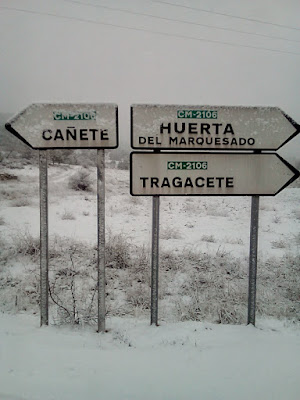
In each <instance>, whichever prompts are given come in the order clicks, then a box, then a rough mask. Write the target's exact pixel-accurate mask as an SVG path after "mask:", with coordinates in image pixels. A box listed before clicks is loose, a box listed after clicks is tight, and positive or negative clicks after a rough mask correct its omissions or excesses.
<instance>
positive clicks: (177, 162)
mask: <svg viewBox="0 0 300 400" xmlns="http://www.w3.org/2000/svg"><path fill="white" fill-rule="evenodd" d="M298 177H299V171H297V170H296V169H295V168H294V167H293V166H291V165H290V164H289V163H288V162H286V161H285V160H284V159H283V158H281V157H280V156H279V155H277V154H249V153H248V154H247V153H244V154H237V153H186V152H185V153H184V152H165V153H149V152H133V153H131V155H130V192H131V194H132V195H137V196H154V195H159V196H182V195H196V196H237V195H238V196H248V195H251V196H253V195H263V196H274V195H276V194H277V193H279V192H280V191H281V190H282V189H284V188H285V187H286V186H287V185H289V184H290V183H291V182H293V181H294V180H295V179H297V178H298Z"/></svg>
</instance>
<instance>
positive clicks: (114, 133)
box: [5, 103, 118, 149]
mask: <svg viewBox="0 0 300 400" xmlns="http://www.w3.org/2000/svg"><path fill="white" fill-rule="evenodd" d="M5 127H6V129H7V130H8V131H10V132H11V133H13V134H14V135H15V136H17V137H18V138H19V139H21V140H22V141H23V142H25V143H26V144H27V145H29V146H30V147H32V148H34V149H58V148H63V149H78V148H81V149H84V148H86V149H100V148H102V149H105V148H116V147H118V107H117V105H116V104H110V103H108V104H99V103H95V104H62V103H57V104H32V105H30V106H29V107H27V108H26V109H25V110H23V111H22V112H20V113H19V114H17V115H16V116H15V117H13V118H12V119H10V120H9V121H8V122H7V124H6V125H5Z"/></svg>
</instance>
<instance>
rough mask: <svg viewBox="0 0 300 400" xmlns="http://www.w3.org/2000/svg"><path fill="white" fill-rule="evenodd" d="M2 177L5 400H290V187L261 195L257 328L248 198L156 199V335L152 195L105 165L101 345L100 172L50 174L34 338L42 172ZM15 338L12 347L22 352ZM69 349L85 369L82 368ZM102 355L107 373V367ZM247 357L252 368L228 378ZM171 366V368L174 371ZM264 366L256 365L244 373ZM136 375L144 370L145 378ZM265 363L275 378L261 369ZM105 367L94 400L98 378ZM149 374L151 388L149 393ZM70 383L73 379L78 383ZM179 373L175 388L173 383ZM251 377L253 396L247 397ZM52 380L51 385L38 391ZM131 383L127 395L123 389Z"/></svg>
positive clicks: (295, 267)
mask: <svg viewBox="0 0 300 400" xmlns="http://www.w3.org/2000/svg"><path fill="white" fill-rule="evenodd" d="M0 176H1V181H0V199H1V209H0V234H1V239H0V240H1V249H2V251H1V256H0V304H1V311H2V312H3V313H2V314H1V320H2V321H1V338H2V339H3V340H2V343H5V347H3V348H2V357H3V354H4V359H5V357H7V363H8V364H7V363H1V376H3V377H5V384H4V386H3V385H2V389H0V393H3V394H2V397H1V399H2V398H3V399H26V400H29V399H69V398H70V399H71V398H72V399H74V398H75V399H76V398H78V399H81V398H83V397H84V396H85V397H86V398H89V399H94V398H95V399H96V398H110V399H119V398H122V399H127V398H128V399H135V398H136V399H138V398H139V399H140V398H144V399H147V398H153V397H152V396H151V393H152V395H153V394H155V396H154V397H155V398H157V399H182V398H187V399H196V398H200V397H199V396H201V394H203V396H204V397H203V398H205V399H240V398H244V399H246V398H249V399H250V398H253V396H256V397H257V398H264V399H275V398H276V399H285V398H289V399H297V398H298V397H297V396H298V395H299V384H298V383H297V378H296V377H297V369H298V371H299V364H298V361H297V358H296V353H297V349H299V328H298V323H299V317H300V307H299V283H300V282H299V281H300V277H299V269H300V264H299V244H300V234H299V232H300V229H299V228H300V208H299V195H300V189H299V188H297V187H294V188H288V189H285V190H284V191H283V192H281V193H280V194H279V195H278V196H276V197H262V198H261V199H260V219H259V245H258V249H259V253H258V280H257V327H258V329H255V328H253V327H247V326H245V324H246V321H247V296H248V293H247V290H248V257H249V230H250V202H251V198H249V197H235V198H233V197H227V198H226V197H220V198H209V197H203V198H201V197H197V198H194V197H186V198H183V197H177V198H171V197H162V198H161V205H160V275H159V324H160V326H159V327H157V328H156V327H149V320H150V249H151V221H152V203H151V199H150V198H144V197H132V196H130V194H129V172H128V171H127V170H120V169H113V168H107V169H106V245H107V246H106V279H107V283H106V306H107V327H108V332H107V333H106V334H104V335H102V334H101V335H97V334H96V333H95V329H96V322H97V321H96V313H97V309H96V300H97V295H96V291H95V287H96V277H97V271H96V256H97V236H96V235H97V226H96V213H97V204H96V170H95V168H93V167H91V166H89V167H86V168H83V167H81V166H74V165H73V166H70V165H66V164H60V165H57V164H55V165H50V166H49V233H50V246H49V257H50V260H49V277H50V325H51V327H49V328H43V329H39V328H38V325H39V306H38V302H39V183H38V168H37V167H36V166H34V165H26V166H23V167H21V166H19V167H18V168H12V166H7V167H2V168H1V175H0ZM15 335H17V337H18V338H19V339H21V340H20V341H18V345H17V347H16V343H17V342H16V341H15ZM48 341H49V342H48ZM70 341H71V343H72V344H70ZM22 343H23V344H22ZM245 346H246V347H247V346H249V347H248V348H247V349H246V348H245ZM279 347H280V350H279ZM55 348H57V359H56V358H55V357H54V355H52V353H53V352H54V353H55V350H54V349H55ZM29 349H30V351H29ZM39 350H42V352H41V353H39ZM29 352H32V354H33V355H34V359H35V361H36V365H35V363H34V362H33V361H32V360H30V355H29ZM60 352H61V355H60ZM73 352H75V353H76V354H77V352H78V359H80V360H81V361H82V363H83V364H81V362H80V363H79V364H77V361H76V357H77V356H75V353H74V354H73ZM94 352H96V354H97V355H98V356H99V357H100V358H101V357H102V353H103V354H104V355H103V357H104V358H103V362H100V363H99V362H97V361H95V360H92V358H93V357H92V353H93V354H94ZM23 353H24V357H25V359H26V360H27V361H26V364H27V367H26V365H25V364H24V362H25V361H24V362H21V363H20V364H19V362H20V359H19V356H20V354H23ZM105 354H106V355H105ZM159 354H162V365H160V363H159V359H160V358H159ZM238 354H239V355H238ZM255 354H256V356H255ZM271 354H273V355H272V356H271V357H268V355H271ZM42 355H43V356H42ZM109 355H111V356H112V357H113V360H115V362H116V364H114V363H113V364H112V361H111V360H110V361H108V358H107V357H109ZM98 356H97V357H98ZM253 356H254V357H253ZM266 356H267V357H266ZM43 357H46V358H47V359H50V361H49V365H48V363H47V367H45V368H43V367H42V368H41V369H38V370H37V369H36V368H37V365H42V364H43ZM53 357H54V358H53ZM60 357H62V359H60ZM63 357H65V358H66V359H67V360H68V361H65V362H64V361H63ZM122 357H124V360H128V363H129V364H128V368H131V371H132V374H135V373H137V376H138V377H139V381H138V382H135V380H134V379H133V377H132V376H131V375H130V374H129V370H128V371H126V368H127V367H126V366H125V365H124V361H121V360H122ZM128 357H129V358H128ZM148 357H149V360H150V361H149V364H147V362H148V361H147V360H148ZM203 357H204V358H203ZM228 358H229V359H230V358H231V360H230V361H229V360H228ZM247 358H250V364H249V365H250V366H251V367H249V365H248V366H244V367H243V368H242V369H241V370H239V371H238V372H237V370H238V369H239V365H241V364H244V363H245V362H246V359H247ZM262 358H263V359H264V361H263V360H262ZM129 359H131V362H130V361H129ZM226 360H227V361H226ZM2 361H3V358H2ZM107 362H108V364H106V363H107ZM174 363H175V364H176V363H179V365H178V368H177V369H176V370H173V369H174ZM259 363H260V367H259V368H261V369H259V370H257V371H256V372H253V371H255V369H256V368H257V366H258V364H259ZM18 364H19V365H18ZM57 365H60V366H59V373H57V374H56V368H57ZM107 365H109V366H108V367H107V368H108V370H107V369H106V366H107ZM116 365H117V366H116ZM141 365H147V367H146V369H145V370H144V373H143V372H142V371H141V370H140V368H141ZM204 365H207V366H209V367H207V368H208V369H205V368H204ZM122 366H123V367H122ZM272 366H274V370H272V371H273V372H272V373H271V372H270V373H269V372H266V369H268V368H272ZM160 367H161V369H160ZM203 368H204V369H203ZM227 368H228V371H227V373H226V372H225V371H226V369H227ZM252 368H253V371H252V372H251V373H250V372H249V369H250V370H251V369H252ZM102 370H105V371H106V372H105V374H104V376H103V379H104V380H105V382H106V383H105V384H104V386H103V387H104V388H105V389H103V390H105V391H104V394H103V396H101V393H100V392H99V391H98V386H97V379H96V376H97V371H98V372H99V371H102ZM167 370H168V372H167ZM172 371H173V372H172ZM197 371H198V372H197ZM259 371H260V373H259ZM270 371H271V370H270ZM99 373H100V372H99ZM187 373H190V375H187ZM198 373H200V375H201V374H202V378H203V380H201V382H202V385H200V386H199V385H198V383H196V382H197V379H198V378H197V376H198V375H197V374H198ZM151 374H154V375H153V376H154V377H155V379H156V382H158V383H157V387H154V388H152V390H153V392H151V391H150V389H149V388H151V385H152V383H151V379H150V376H151ZM161 374H163V376H165V380H161V379H160V375H161ZM247 374H250V375H249V377H247ZM60 375H61V376H62V377H65V378H66V381H65V382H63V380H61V379H60V378H59V376H60ZM76 377H77V378H78V377H81V378H82V382H81V383H80V384H79V383H78V382H77V380H76V379H77V378H76ZM180 377H182V380H183V381H182V386H180V385H179V383H178V382H177V381H176V379H178V380H179V378H180ZM239 377H240V378H241V379H242V377H243V382H244V383H243V384H241V385H238V384H237V382H238V379H239ZM173 378H175V379H173ZM89 379H91V387H89V388H88V381H89ZM113 379H116V382H118V389H117V387H114V383H113ZM252 379H258V381H259V384H261V386H258V387H257V388H256V389H254V387H252V383H251V381H252ZM13 381H14V382H17V383H18V384H17V385H16V386H13V384H12V382H13ZM26 382H27V383H26ZM28 382H29V383H28ZM30 382H31V384H30ZM38 382H40V383H38ZM51 382H55V385H57V388H56V389H51V390H50V389H49V391H48V392H47V394H46V393H45V388H46V387H47V388H49V385H50V383H51ZM102 382H103V381H102ZM126 383H128V386H127V392H126V390H125V392H121V389H120V387H121V386H122V385H123V386H124V385H125V386H126ZM153 384H155V382H153ZM69 385H71V386H69ZM120 385H121V386H120ZM253 385H254V384H253ZM67 387H68V388H67ZM222 388H223V389H222ZM259 388H260V389H259ZM271 388H272V390H271ZM89 390H90V391H91V392H89ZM99 390H100V389H99ZM270 390H271V391H270ZM1 391H2V392H1ZM76 393H78V394H77V396H78V397H76V396H75V395H76ZM87 393H90V396H89V397H87V396H88V395H87ZM99 393H100V394H99ZM297 393H298V394H297ZM5 396H6V397H5ZM97 396H98V397H97ZM99 396H100V397H99ZM147 396H149V397H147Z"/></svg>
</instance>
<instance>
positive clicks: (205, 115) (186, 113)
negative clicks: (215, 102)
mask: <svg viewBox="0 0 300 400" xmlns="http://www.w3.org/2000/svg"><path fill="white" fill-rule="evenodd" d="M177 118H195V119H217V118H218V111H213V110H177Z"/></svg>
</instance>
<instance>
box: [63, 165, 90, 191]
mask: <svg viewBox="0 0 300 400" xmlns="http://www.w3.org/2000/svg"><path fill="white" fill-rule="evenodd" d="M69 188H70V189H73V190H77V191H85V192H91V191H92V181H91V177H90V173H89V171H88V170H85V169H81V170H79V171H77V172H76V173H75V174H74V175H72V176H71V177H70V178H69Z"/></svg>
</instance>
